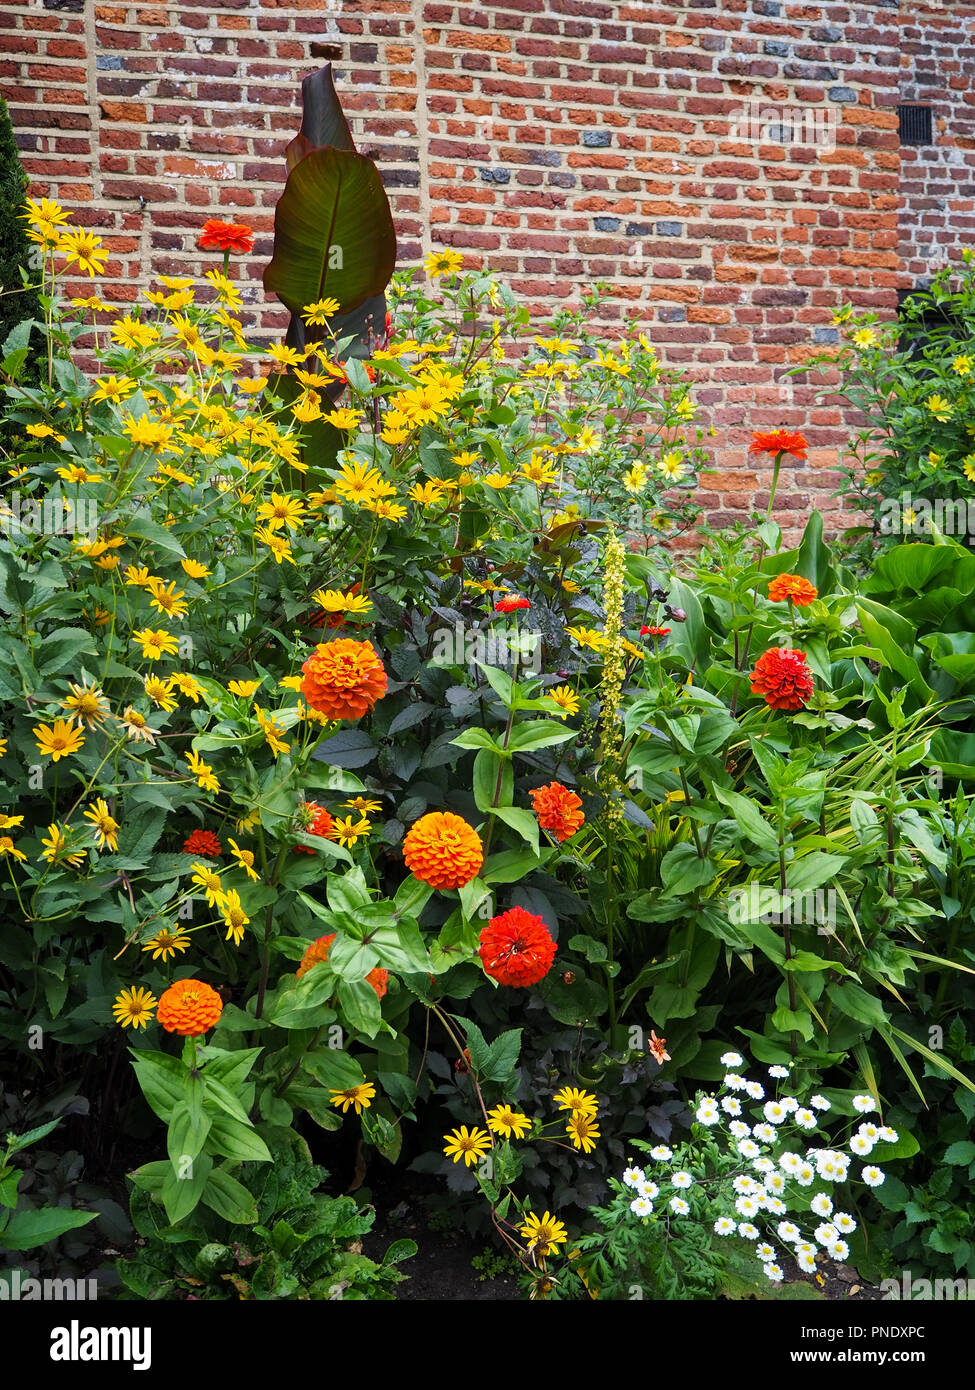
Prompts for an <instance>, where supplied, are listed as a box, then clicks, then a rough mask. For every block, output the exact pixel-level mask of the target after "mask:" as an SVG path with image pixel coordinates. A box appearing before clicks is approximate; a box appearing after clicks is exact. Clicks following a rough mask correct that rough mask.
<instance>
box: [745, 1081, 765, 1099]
mask: <svg viewBox="0 0 975 1390" xmlns="http://www.w3.org/2000/svg"><path fill="white" fill-rule="evenodd" d="M745 1090H746V1091H747V1092H748V1094H749V1095H750V1096H751V1098H752V1100H762V1099H763V1098H764V1096H765V1088H764V1086H760V1085H759V1084H758V1082H757V1081H746V1082H745Z"/></svg>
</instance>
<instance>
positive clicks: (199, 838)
mask: <svg viewBox="0 0 975 1390" xmlns="http://www.w3.org/2000/svg"><path fill="white" fill-rule="evenodd" d="M183 853H184V854H195V855H197V856H201V855H202V857H203V858H204V859H216V858H217V856H218V855H220V854H223V845H221V843H220V841H219V840H218V839H217V837H216V835H214V833H213V831H212V830H194V831H193V832H192V834H190V835H189V836H188V837H187V838H186V839H185V840H184V841H183Z"/></svg>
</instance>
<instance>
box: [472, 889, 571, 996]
mask: <svg viewBox="0 0 975 1390" xmlns="http://www.w3.org/2000/svg"><path fill="white" fill-rule="evenodd" d="M555 951H556V945H555V941H554V940H553V938H552V934H551V932H550V931H549V929H548V927H546V925H545V923H544V922H543V921H542V919H541V917H537V916H535V915H534V914H533V913H531V912H526V911H525V909H524V908H523V907H509V908H508V911H507V912H502V913H501V915H500V917H492V918H491V920H490V922H488V924H487V926H486V927H485V928H484V930H483V931H482V932H481V936H480V945H479V947H478V952H477V953H478V955H479V956H480V957H481V964H482V965H483V966H484V973H485V974H486V975H490V976H491V978H492V979H494V980H497V981H498V982H499V984H502V985H510V986H511V987H512V988H513V989H522V988H524V987H525V986H527V985H537V984H538V982H539V980H542V979H544V978H545V976H546V975H547V974H548V972H549V971H550V970H551V968H552V961H553V960H554V959H555Z"/></svg>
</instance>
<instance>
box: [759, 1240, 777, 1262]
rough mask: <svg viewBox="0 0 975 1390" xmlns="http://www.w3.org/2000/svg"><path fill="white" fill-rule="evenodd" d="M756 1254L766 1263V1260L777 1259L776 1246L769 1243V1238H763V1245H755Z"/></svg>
mask: <svg viewBox="0 0 975 1390" xmlns="http://www.w3.org/2000/svg"><path fill="white" fill-rule="evenodd" d="M755 1254H756V1255H757V1256H758V1258H759V1259H760V1260H761V1261H762V1262H763V1263H764V1262H765V1261H766V1260H774V1259H775V1247H774V1246H772V1245H769V1243H768V1241H767V1240H763V1241H762V1243H761V1245H756V1246H755Z"/></svg>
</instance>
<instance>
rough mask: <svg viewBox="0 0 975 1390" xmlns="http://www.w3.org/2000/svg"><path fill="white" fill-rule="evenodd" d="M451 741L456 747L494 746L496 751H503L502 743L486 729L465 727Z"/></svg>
mask: <svg viewBox="0 0 975 1390" xmlns="http://www.w3.org/2000/svg"><path fill="white" fill-rule="evenodd" d="M450 742H451V743H452V744H453V745H454V747H455V748H492V749H494V750H495V752H497V753H501V745H500V743H498V741H497V739H495V738H493V737H492V736H491V735H490V734H489V733H488V731H487V730H486V729H479V728H473V729H464V730H463V731H462V732H461V733H459V734H458V735H457V736H456V738H452V739H451V740H450Z"/></svg>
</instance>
